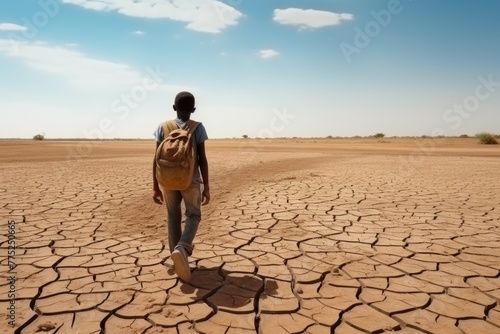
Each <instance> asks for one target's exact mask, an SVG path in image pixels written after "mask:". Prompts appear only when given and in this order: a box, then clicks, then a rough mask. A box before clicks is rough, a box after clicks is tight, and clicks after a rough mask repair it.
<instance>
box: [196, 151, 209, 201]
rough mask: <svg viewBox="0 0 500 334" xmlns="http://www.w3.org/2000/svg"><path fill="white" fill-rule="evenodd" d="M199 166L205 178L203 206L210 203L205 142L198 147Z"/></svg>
mask: <svg viewBox="0 0 500 334" xmlns="http://www.w3.org/2000/svg"><path fill="white" fill-rule="evenodd" d="M198 164H199V165H200V171H201V177H202V178H203V193H202V194H201V196H202V202H203V205H207V204H208V203H209V202H210V180H209V178H208V160H207V155H206V154H205V142H203V143H201V144H199V145H198Z"/></svg>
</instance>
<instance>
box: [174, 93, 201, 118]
mask: <svg viewBox="0 0 500 334" xmlns="http://www.w3.org/2000/svg"><path fill="white" fill-rule="evenodd" d="M173 107H174V110H175V111H177V113H186V114H190V113H193V112H194V111H195V110H196V107H195V99H194V96H193V94H191V93H190V92H180V93H178V94H177V95H176V96H175V101H174V106H173Z"/></svg>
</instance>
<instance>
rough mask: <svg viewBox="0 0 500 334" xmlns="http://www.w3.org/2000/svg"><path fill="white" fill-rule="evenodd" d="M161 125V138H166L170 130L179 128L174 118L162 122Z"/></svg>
mask: <svg viewBox="0 0 500 334" xmlns="http://www.w3.org/2000/svg"><path fill="white" fill-rule="evenodd" d="M162 127H163V139H165V138H167V136H168V134H169V133H170V132H172V131H174V130H175V129H178V128H179V127H178V126H177V123H175V121H174V120H170V121H165V122H163V124H162Z"/></svg>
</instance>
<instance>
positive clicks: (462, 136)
mask: <svg viewBox="0 0 500 334" xmlns="http://www.w3.org/2000/svg"><path fill="white" fill-rule="evenodd" d="M460 138H469V135H460Z"/></svg>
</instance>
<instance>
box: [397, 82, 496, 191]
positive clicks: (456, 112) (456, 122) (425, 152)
mask: <svg viewBox="0 0 500 334" xmlns="http://www.w3.org/2000/svg"><path fill="white" fill-rule="evenodd" d="M477 80H478V84H477V85H476V87H475V89H474V92H473V93H472V94H470V95H468V96H466V97H465V98H463V99H462V101H460V102H455V103H453V105H452V106H451V108H448V109H446V110H445V111H444V113H443V116H442V118H443V121H444V122H445V123H446V124H447V125H448V126H450V127H451V129H453V130H457V129H459V128H460V127H461V126H462V124H463V121H464V120H466V119H468V118H469V117H470V116H471V115H472V113H473V112H476V111H477V110H478V109H479V107H480V106H481V102H485V101H486V100H488V99H489V98H491V96H493V94H495V92H496V91H497V89H498V88H500V81H495V79H494V78H493V74H491V73H490V74H489V75H487V76H484V75H481V76H479V77H478V78H477ZM445 134H446V131H445V129H443V128H440V127H436V128H434V130H432V133H431V135H430V137H429V138H428V139H427V140H426V141H425V142H424V143H418V144H417V146H418V147H417V149H416V150H415V151H413V152H412V153H411V154H410V155H409V156H408V157H400V158H399V168H398V172H397V173H396V174H393V175H390V176H388V181H389V182H391V183H395V182H400V181H402V180H404V179H407V178H408V177H409V176H410V175H411V174H413V173H414V172H415V169H416V165H417V164H418V163H421V162H423V161H424V160H425V159H426V157H427V156H429V155H431V154H432V153H433V152H434V151H435V150H436V138H437V137H441V136H444V135H445Z"/></svg>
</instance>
